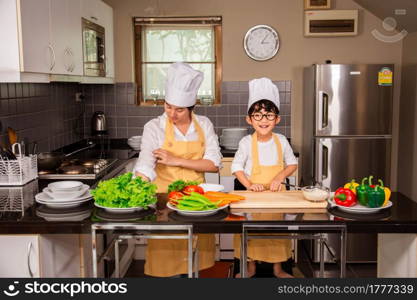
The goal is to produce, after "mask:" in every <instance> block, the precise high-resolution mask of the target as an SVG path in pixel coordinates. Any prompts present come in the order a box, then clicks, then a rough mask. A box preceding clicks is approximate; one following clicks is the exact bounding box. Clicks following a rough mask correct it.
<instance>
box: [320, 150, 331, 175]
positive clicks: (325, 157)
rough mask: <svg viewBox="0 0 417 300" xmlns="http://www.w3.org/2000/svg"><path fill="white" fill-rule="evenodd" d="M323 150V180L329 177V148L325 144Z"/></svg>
mask: <svg viewBox="0 0 417 300" xmlns="http://www.w3.org/2000/svg"><path fill="white" fill-rule="evenodd" d="M322 147H323V150H322V155H323V158H322V163H323V167H322V175H321V178H322V180H325V179H327V177H328V176H329V172H328V170H329V148H327V146H325V145H324V144H322Z"/></svg>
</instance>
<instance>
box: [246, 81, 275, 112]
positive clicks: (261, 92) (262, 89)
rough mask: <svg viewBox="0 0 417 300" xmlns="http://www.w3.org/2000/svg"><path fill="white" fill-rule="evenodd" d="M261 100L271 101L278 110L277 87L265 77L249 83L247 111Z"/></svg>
mask: <svg viewBox="0 0 417 300" xmlns="http://www.w3.org/2000/svg"><path fill="white" fill-rule="evenodd" d="M262 99H266V100H270V101H272V102H273V103H274V104H275V105H276V106H277V107H278V109H279V91H278V87H277V86H276V85H275V84H273V83H272V81H271V79H269V78H266V77H263V78H256V79H252V80H251V81H249V101H248V111H249V109H250V107H251V106H252V104H254V103H255V102H257V101H259V100H262Z"/></svg>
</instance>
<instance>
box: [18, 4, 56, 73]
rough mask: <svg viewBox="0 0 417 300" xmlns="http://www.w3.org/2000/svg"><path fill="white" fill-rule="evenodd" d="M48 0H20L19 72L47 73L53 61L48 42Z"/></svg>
mask: <svg viewBox="0 0 417 300" xmlns="http://www.w3.org/2000/svg"><path fill="white" fill-rule="evenodd" d="M49 1H50V0H20V24H21V27H20V34H21V43H22V47H21V51H22V52H23V56H22V57H21V58H20V59H21V65H20V71H21V72H36V73H49V72H50V71H51V70H52V68H53V66H54V62H55V54H54V50H53V48H52V46H51V44H50V31H49V20H50V19H49Z"/></svg>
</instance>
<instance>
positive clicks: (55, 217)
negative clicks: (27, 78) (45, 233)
mask: <svg viewBox="0 0 417 300" xmlns="http://www.w3.org/2000/svg"><path fill="white" fill-rule="evenodd" d="M90 214H91V211H86V212H81V213H78V214H46V213H41V212H39V211H37V212H36V215H37V216H38V217H41V218H44V219H45V220H47V221H50V222H54V221H74V222H76V221H82V220H84V219H85V218H88V217H89V216H90Z"/></svg>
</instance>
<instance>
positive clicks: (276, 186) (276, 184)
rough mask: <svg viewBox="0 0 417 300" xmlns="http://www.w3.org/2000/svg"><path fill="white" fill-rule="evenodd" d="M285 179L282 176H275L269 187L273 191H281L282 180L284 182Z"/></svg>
mask: <svg viewBox="0 0 417 300" xmlns="http://www.w3.org/2000/svg"><path fill="white" fill-rule="evenodd" d="M284 180H285V178H282V177H280V176H277V177H275V178H274V179H273V180H272V181H271V184H270V186H269V189H270V190H271V191H272V192H280V191H281V190H282V184H281V182H283V181H284Z"/></svg>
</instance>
